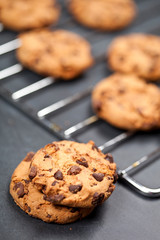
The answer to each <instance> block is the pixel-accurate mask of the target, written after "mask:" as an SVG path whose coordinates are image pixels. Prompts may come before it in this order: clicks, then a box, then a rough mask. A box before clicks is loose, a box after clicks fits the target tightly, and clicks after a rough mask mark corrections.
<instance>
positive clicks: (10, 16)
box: [0, 0, 60, 31]
mask: <svg viewBox="0 0 160 240" xmlns="http://www.w3.org/2000/svg"><path fill="white" fill-rule="evenodd" d="M1 2H2V3H1ZM0 6H2V8H1V22H2V23H3V24H4V26H5V27H6V28H8V29H11V30H16V31H22V30H28V29H34V28H41V27H45V26H48V25H51V24H52V23H55V22H56V21H57V20H58V18H59V15H60V8H59V6H58V5H57V3H56V0H41V1H39V0H25V1H24V0H0Z"/></svg>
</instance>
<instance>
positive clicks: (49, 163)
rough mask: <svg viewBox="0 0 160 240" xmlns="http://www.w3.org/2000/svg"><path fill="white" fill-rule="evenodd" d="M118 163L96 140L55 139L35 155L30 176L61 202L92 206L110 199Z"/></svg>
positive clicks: (51, 200) (84, 206) (46, 193)
mask: <svg viewBox="0 0 160 240" xmlns="http://www.w3.org/2000/svg"><path fill="white" fill-rule="evenodd" d="M115 171H116V164H115V163H113V158H112V157H111V156H110V155H105V154H103V153H102V152H101V151H100V150H99V149H98V148H97V147H96V146H95V144H94V143H93V142H92V141H90V142H89V143H87V144H84V143H77V142H72V141H60V142H53V143H51V144H48V145H46V146H45V147H44V148H42V149H40V150H39V151H38V152H37V153H36V154H35V156H34V158H33V160H32V164H31V167H30V171H29V177H30V179H32V182H34V184H35V185H36V187H37V188H38V189H39V190H41V191H42V192H43V193H44V194H45V199H46V200H48V201H50V202H52V203H54V204H58V205H66V206H72V207H83V208H90V207H95V206H97V205H99V204H101V203H102V202H104V200H106V199H107V198H108V197H109V196H110V195H111V193H112V192H113V190H114V188H115V186H114V184H113V183H114V182H115Z"/></svg>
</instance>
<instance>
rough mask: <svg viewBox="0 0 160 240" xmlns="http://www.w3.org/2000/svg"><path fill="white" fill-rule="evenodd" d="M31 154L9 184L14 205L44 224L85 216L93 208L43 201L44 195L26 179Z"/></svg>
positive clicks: (15, 172)
mask: <svg viewBox="0 0 160 240" xmlns="http://www.w3.org/2000/svg"><path fill="white" fill-rule="evenodd" d="M33 155H34V154H33V153H29V154H28V155H27V157H26V158H25V159H24V160H23V161H22V162H21V163H20V164H19V165H18V167H17V168H16V169H15V171H14V173H13V175H12V179H11V184H10V193H11V195H12V197H13V199H14V201H15V202H16V204H17V205H18V206H19V207H20V208H21V209H22V210H23V211H25V212H26V213H28V214H29V215H31V216H33V217H36V218H40V219H42V220H43V221H45V222H56V223H60V224H65V223H70V222H74V221H76V220H78V219H81V218H83V217H85V216H87V215H88V214H89V213H91V211H92V210H93V208H90V209H82V208H69V207H65V206H55V205H53V204H52V203H51V202H49V201H46V200H45V199H44V194H43V193H42V192H40V191H38V190H37V188H35V186H34V184H33V183H32V181H31V179H30V178H29V177H28V171H29V166H30V163H31V159H32V157H33Z"/></svg>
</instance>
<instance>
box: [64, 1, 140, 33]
mask: <svg viewBox="0 0 160 240" xmlns="http://www.w3.org/2000/svg"><path fill="white" fill-rule="evenodd" d="M68 6H69V10H70V12H71V13H72V15H73V16H74V18H75V19H76V20H77V21H78V22H80V23H81V24H83V25H85V26H87V27H90V28H95V29H98V30H102V31H105V30H108V31H115V30H119V29H122V28H124V27H126V26H128V25H129V24H130V23H131V22H132V21H133V19H134V18H135V15H136V7H135V4H134V1H132V0H69V4H68Z"/></svg>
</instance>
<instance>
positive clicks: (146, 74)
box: [108, 34, 160, 81]
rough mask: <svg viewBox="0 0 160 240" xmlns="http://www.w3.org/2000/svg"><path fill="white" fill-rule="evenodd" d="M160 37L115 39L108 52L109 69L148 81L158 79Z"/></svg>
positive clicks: (124, 37)
mask: <svg viewBox="0 0 160 240" xmlns="http://www.w3.org/2000/svg"><path fill="white" fill-rule="evenodd" d="M159 46H160V37H158V36H154V35H148V34H130V35H126V36H121V37H118V38H116V39H115V40H114V41H113V43H111V45H110V47H109V50H108V63H109V66H110V67H111V69H113V70H114V71H118V72H122V73H133V74H136V75H137V76H140V77H143V78H145V79H148V80H153V81H155V80H159V79H160V48H159Z"/></svg>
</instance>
